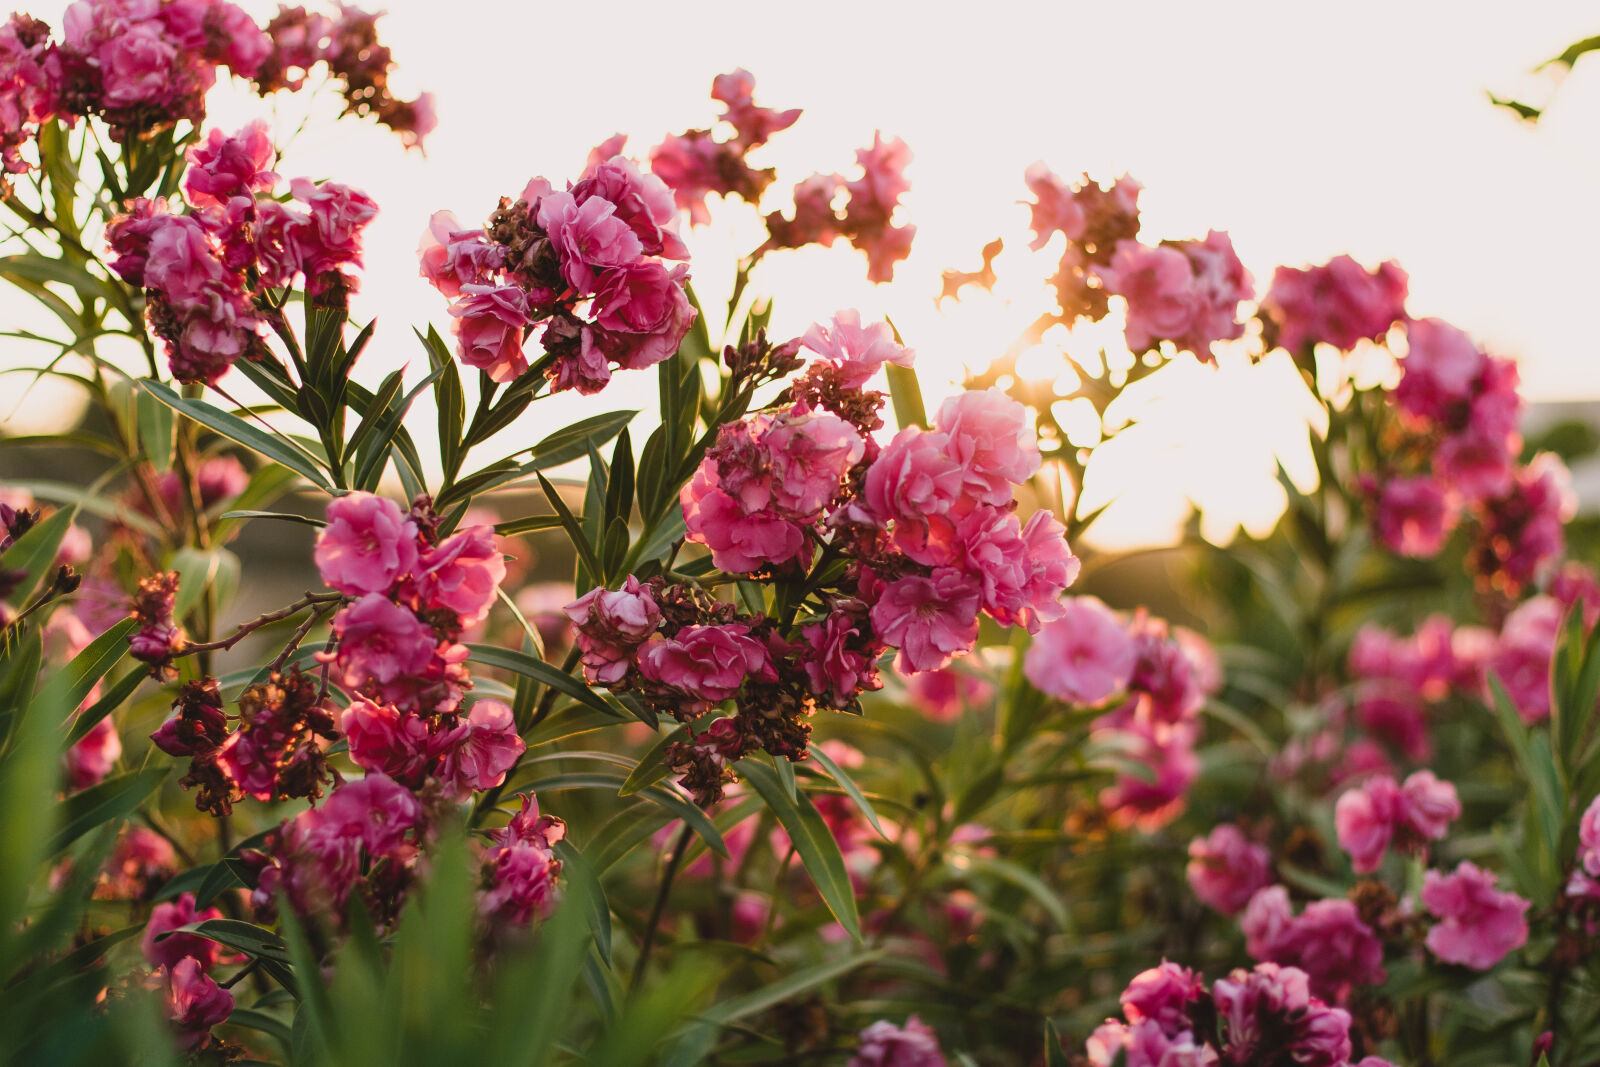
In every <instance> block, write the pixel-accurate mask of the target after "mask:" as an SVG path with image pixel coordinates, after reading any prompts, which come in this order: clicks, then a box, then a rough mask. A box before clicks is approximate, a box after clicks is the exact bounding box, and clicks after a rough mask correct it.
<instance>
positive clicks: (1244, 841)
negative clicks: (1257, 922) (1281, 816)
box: [1186, 823, 1272, 915]
mask: <svg viewBox="0 0 1600 1067" xmlns="http://www.w3.org/2000/svg"><path fill="white" fill-rule="evenodd" d="M1186 874H1187V876H1188V879H1189V888H1191V889H1193V890H1194V895H1195V896H1197V897H1199V898H1200V899H1201V900H1202V901H1203V902H1205V904H1207V905H1208V906H1209V907H1212V908H1214V909H1216V910H1217V911H1220V912H1221V913H1222V914H1224V915H1237V914H1238V913H1239V912H1240V911H1242V910H1243V909H1244V906H1245V905H1246V904H1248V903H1250V898H1251V897H1253V896H1255V894H1256V891H1257V890H1260V889H1263V888H1265V887H1266V886H1268V885H1270V884H1271V883H1272V854H1271V853H1270V852H1268V851H1267V849H1266V846H1264V845H1260V844H1257V843H1255V842H1254V841H1251V840H1250V839H1249V838H1247V837H1246V836H1245V835H1244V831H1243V830H1241V829H1239V827H1237V826H1235V825H1234V824H1233V823H1222V824H1220V825H1218V826H1217V827H1215V828H1214V829H1213V830H1212V831H1211V833H1210V834H1208V835H1206V836H1205V837H1197V838H1195V839H1194V840H1193V841H1190V842H1189V865H1188V867H1187V868H1186Z"/></svg>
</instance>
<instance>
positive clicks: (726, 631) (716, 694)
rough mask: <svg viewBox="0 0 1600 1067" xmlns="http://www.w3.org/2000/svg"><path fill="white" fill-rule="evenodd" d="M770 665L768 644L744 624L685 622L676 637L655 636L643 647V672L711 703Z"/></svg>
mask: <svg viewBox="0 0 1600 1067" xmlns="http://www.w3.org/2000/svg"><path fill="white" fill-rule="evenodd" d="M769 670H770V664H769V662H768V659H767V648H766V646H765V645H763V644H762V643H761V642H760V641H759V640H757V639H756V638H754V637H751V636H750V627H748V626H745V625H743V624H741V623H729V624H727V625H725V626H686V627H684V628H683V629H682V630H680V631H679V632H678V635H677V636H676V637H673V638H663V637H654V638H652V639H651V640H649V641H647V642H646V643H645V645H644V647H642V648H641V649H640V650H639V671H640V673H641V674H643V675H644V676H645V677H646V678H647V679H649V680H650V681H652V682H656V683H658V684H660V685H664V686H668V687H670V688H672V689H676V690H678V691H679V692H681V693H686V694H688V695H690V696H692V697H696V698H698V699H699V700H701V701H703V702H705V703H706V704H707V705H710V704H716V703H720V702H721V701H724V700H727V699H729V698H730V697H732V696H733V695H734V694H736V693H738V692H739V690H740V689H741V688H742V687H743V686H744V681H745V679H746V678H748V677H750V676H751V675H763V674H765V673H766V672H767V671H769Z"/></svg>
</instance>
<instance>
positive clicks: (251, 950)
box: [156, 919, 289, 963]
mask: <svg viewBox="0 0 1600 1067" xmlns="http://www.w3.org/2000/svg"><path fill="white" fill-rule="evenodd" d="M172 934H199V935H200V936H201V937H203V938H206V939H207V940H208V941H215V942H216V943H217V944H219V945H226V946H228V947H229V948H232V949H238V950H239V951H240V952H243V953H244V954H245V955H247V956H250V957H252V958H260V959H267V960H277V961H278V962H280V963H288V962H289V950H288V948H287V947H286V946H285V945H284V943H283V939H282V938H280V937H279V936H278V935H277V934H275V933H273V932H272V931H271V930H268V929H267V928H266V927H264V926H257V925H256V924H255V923H247V922H244V921H242V920H239V919H206V920H204V921H202V922H197V923H189V924H188V925H187V926H180V927H178V928H177V929H175V930H170V931H168V932H167V933H164V934H161V935H159V936H158V937H157V938H156V940H157V941H158V942H159V941H164V940H166V939H167V938H168V937H169V936H171V935H172Z"/></svg>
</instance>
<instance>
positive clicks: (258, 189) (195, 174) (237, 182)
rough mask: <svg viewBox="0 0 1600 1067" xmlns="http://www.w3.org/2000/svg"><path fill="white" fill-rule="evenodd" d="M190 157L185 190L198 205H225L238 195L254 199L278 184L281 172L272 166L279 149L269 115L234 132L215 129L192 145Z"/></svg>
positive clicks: (192, 202) (185, 177)
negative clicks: (274, 144)
mask: <svg viewBox="0 0 1600 1067" xmlns="http://www.w3.org/2000/svg"><path fill="white" fill-rule="evenodd" d="M187 158H188V162H189V167H188V169H187V170H186V171H185V172H184V175H183V191H184V193H185V194H186V195H187V196H188V198H189V203H191V204H193V205H194V206H195V207H198V208H205V207H221V206H222V205H224V204H226V203H227V202H228V201H229V200H231V199H233V198H234V197H236V196H243V197H248V198H251V199H253V198H254V197H255V195H256V194H257V193H270V192H271V191H272V190H273V188H274V187H275V186H276V185H277V184H278V176H277V175H276V174H274V173H273V172H272V171H271V170H270V169H268V168H270V167H271V166H272V164H273V161H274V160H275V159H276V158H277V151H276V150H275V149H274V148H273V146H272V135H271V133H270V132H269V131H268V129H267V123H266V120H265V119H257V120H256V121H254V122H252V123H250V124H249V125H248V126H246V127H244V128H243V129H242V130H240V131H239V132H238V133H235V134H232V135H231V136H230V135H229V134H226V133H223V132H222V131H221V130H216V129H214V130H212V131H211V132H210V133H209V134H208V135H207V136H206V139H205V141H204V142H203V143H201V144H197V145H194V146H193V147H191V148H190V149H189V151H188V156H187Z"/></svg>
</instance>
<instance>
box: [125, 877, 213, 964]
mask: <svg viewBox="0 0 1600 1067" xmlns="http://www.w3.org/2000/svg"><path fill="white" fill-rule="evenodd" d="M220 918H222V912H221V911H219V910H218V909H216V908H207V909H205V910H204V911H197V910H195V906H194V894H193V893H180V894H179V895H178V897H177V899H175V900H172V901H168V902H166V903H164V904H157V905H156V906H155V907H154V908H152V909H151V911H150V921H149V922H147V923H146V924H145V927H144V935H143V936H142V937H141V938H140V939H139V951H140V952H142V953H143V954H144V958H145V959H146V960H148V961H150V964H151V966H154V967H166V968H167V969H168V970H171V969H172V968H174V967H176V966H177V965H178V963H179V962H180V961H182V960H185V959H193V960H194V961H195V962H196V963H197V964H198V965H199V968H200V969H201V970H203V971H204V970H210V969H211V968H212V967H213V966H215V965H216V962H217V958H218V957H219V956H221V954H222V946H221V945H220V944H218V943H217V942H215V941H213V940H211V939H210V938H209V937H201V936H200V935H199V934H174V933H172V932H171V931H173V930H176V929H178V928H179V927H181V926H189V925H191V924H192V923H198V922H204V921H206V920H207V919H220ZM162 934H166V935H167V936H166V937H161V935H162ZM158 937H160V938H161V940H159V941H157V940H156V938H158Z"/></svg>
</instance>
